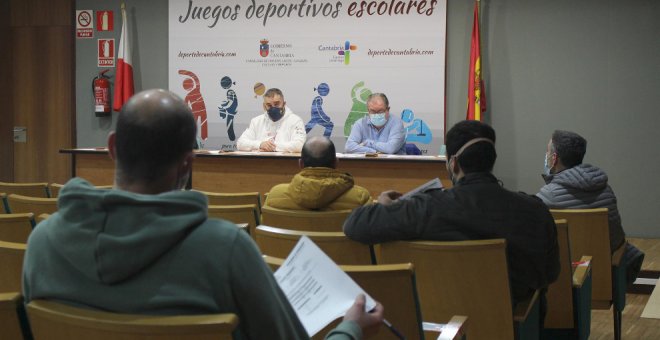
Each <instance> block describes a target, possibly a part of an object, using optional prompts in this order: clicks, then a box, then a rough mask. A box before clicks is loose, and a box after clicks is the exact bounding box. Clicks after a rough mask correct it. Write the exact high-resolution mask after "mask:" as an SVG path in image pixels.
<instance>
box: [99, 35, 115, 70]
mask: <svg viewBox="0 0 660 340" xmlns="http://www.w3.org/2000/svg"><path fill="white" fill-rule="evenodd" d="M98 66H99V67H115V39H98Z"/></svg>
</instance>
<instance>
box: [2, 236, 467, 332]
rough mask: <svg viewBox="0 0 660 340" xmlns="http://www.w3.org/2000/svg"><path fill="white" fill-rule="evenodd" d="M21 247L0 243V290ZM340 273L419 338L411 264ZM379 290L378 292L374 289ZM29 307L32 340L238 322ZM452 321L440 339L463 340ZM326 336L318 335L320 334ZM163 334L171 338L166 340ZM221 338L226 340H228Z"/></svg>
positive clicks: (460, 322)
mask: <svg viewBox="0 0 660 340" xmlns="http://www.w3.org/2000/svg"><path fill="white" fill-rule="evenodd" d="M25 248H26V246H25V244H20V243H10V242H3V241H0V268H2V275H1V276H0V292H18V291H20V282H21V272H22V264H23V257H24V254H25ZM280 261H281V260H280ZM267 262H269V261H267ZM275 263H278V262H275ZM279 263H281V262H279ZM344 270H345V271H346V272H347V273H349V275H351V276H352V277H353V278H354V279H355V280H356V281H357V282H358V283H359V284H360V285H361V286H362V287H363V288H365V289H366V290H367V291H369V292H370V294H372V296H374V297H375V298H376V299H378V300H379V301H382V302H384V303H386V304H387V305H389V306H392V308H390V309H388V318H389V319H390V321H392V322H393V323H395V325H396V326H397V327H399V328H400V330H401V331H402V332H404V334H420V332H421V330H420V329H419V327H420V325H421V323H420V322H419V320H421V318H420V316H419V310H418V309H415V308H414V307H411V306H416V300H417V297H416V296H415V294H414V293H413V292H414V286H415V279H414V273H413V270H412V265H411V264H395V265H387V266H373V265H367V266H345V267H344ZM383 282H388V284H387V285H383ZM402 286H406V287H408V288H409V289H406V290H405V291H406V292H408V295H406V296H399V295H401V294H402V292H401V291H391V290H390V291H389V292H387V291H385V290H383V289H382V288H384V287H402ZM378 288H380V290H377V289H378ZM404 295H405V294H404ZM413 303H414V304H413ZM394 306H396V307H394ZM20 308H22V303H21V302H20V296H18V293H7V294H0V327H2V329H3V339H5V337H7V339H22V335H20V331H18V330H19V329H20V326H19V325H21V324H22V327H23V329H25V322H24V321H21V320H20V319H19V318H17V315H21V314H17V313H16V311H17V310H18V309H20ZM27 309H28V314H29V316H30V324H31V327H32V332H33V333H34V336H35V339H42V338H48V339H70V338H92V339H116V338H118V337H119V336H120V335H121V336H122V337H121V338H122V339H133V338H134V337H130V334H131V333H135V334H137V335H138V338H144V336H145V335H147V334H148V335H149V336H154V335H158V336H163V337H158V338H159V339H183V338H195V339H207V338H208V339H210V338H211V337H212V336H215V339H218V338H219V339H223V337H218V336H220V334H219V333H218V331H223V332H224V331H227V332H228V333H230V332H231V330H232V329H234V328H235V327H236V325H237V323H238V319H237V318H236V316H235V315H205V316H189V317H184V316H177V317H155V316H144V315H124V314H115V313H108V312H101V311H90V310H86V309H80V308H76V307H71V306H66V305H61V304H58V303H53V302H48V301H33V302H31V303H30V304H28V307H27ZM411 310H412V311H413V316H415V320H417V321H416V322H415V323H407V322H400V320H402V319H403V318H409V315H407V312H408V311H411ZM450 318H451V320H450V322H449V323H448V324H447V325H446V326H445V329H444V330H443V332H442V333H441V337H440V338H439V339H464V335H465V330H466V329H465V327H466V326H465V322H466V319H465V317H456V316H451V317H450ZM448 319H449V318H448ZM332 326H333V325H331V326H330V327H332ZM409 327H412V329H409ZM325 331H327V330H325ZM325 331H324V332H325ZM324 332H321V333H319V334H324ZM207 333H209V337H205V336H206V334H207ZM12 334H14V335H15V337H13V336H12ZM135 334H133V335H135ZM223 334H224V333H223ZM450 334H451V335H450ZM167 335H170V336H174V337H166V336H167ZM390 337H391V334H390V333H388V332H387V331H386V330H381V334H379V337H378V338H379V339H389V338H390ZM224 338H226V339H230V338H231V337H229V336H227V337H224ZM418 338H420V337H417V336H414V337H410V339H418ZM315 339H316V338H315Z"/></svg>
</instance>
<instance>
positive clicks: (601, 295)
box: [550, 208, 612, 309]
mask: <svg viewBox="0 0 660 340" xmlns="http://www.w3.org/2000/svg"><path fill="white" fill-rule="evenodd" d="M550 212H551V213H552V216H554V218H555V219H565V220H566V221H567V222H568V238H569V240H570V254H571V261H574V262H575V261H579V260H580V257H581V256H582V255H590V256H592V258H593V263H592V271H591V275H592V280H593V281H592V291H591V294H592V295H591V306H592V308H594V309H603V308H604V309H609V308H610V305H611V304H612V254H611V252H610V231H609V220H608V217H607V208H598V209H551V210H550Z"/></svg>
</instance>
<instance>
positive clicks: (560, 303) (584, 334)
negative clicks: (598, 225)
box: [541, 220, 591, 340]
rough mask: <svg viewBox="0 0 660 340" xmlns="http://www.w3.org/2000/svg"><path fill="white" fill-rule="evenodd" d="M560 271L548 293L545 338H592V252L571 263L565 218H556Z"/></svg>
mask: <svg viewBox="0 0 660 340" xmlns="http://www.w3.org/2000/svg"><path fill="white" fill-rule="evenodd" d="M555 225H557V241H558V243H559V263H560V268H561V269H560V272H559V277H558V278H557V281H555V282H553V283H552V284H550V286H549V287H548V292H547V293H546V300H547V313H546V316H545V323H544V329H543V330H542V333H541V338H542V339H549V340H550V339H579V340H586V339H588V338H589V333H590V330H591V256H582V257H581V258H580V262H579V265H578V266H576V267H575V269H574V268H573V266H572V261H571V251H570V246H569V237H568V224H567V222H566V220H556V221H555Z"/></svg>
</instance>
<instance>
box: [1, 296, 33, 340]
mask: <svg viewBox="0 0 660 340" xmlns="http://www.w3.org/2000/svg"><path fill="white" fill-rule="evenodd" d="M25 321H26V320H25V309H24V306H23V297H22V296H21V294H20V293H18V292H10V293H0V331H1V332H2V339H5V340H23V339H28V337H25V335H24V334H23V330H24V329H25V330H27V329H29V326H28V325H27V323H26V322H25Z"/></svg>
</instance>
